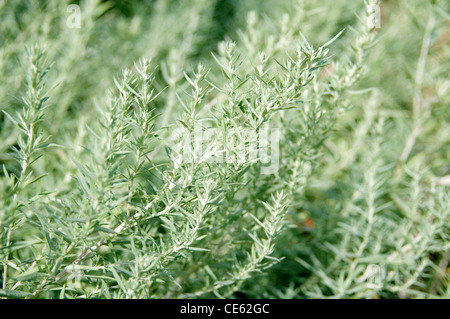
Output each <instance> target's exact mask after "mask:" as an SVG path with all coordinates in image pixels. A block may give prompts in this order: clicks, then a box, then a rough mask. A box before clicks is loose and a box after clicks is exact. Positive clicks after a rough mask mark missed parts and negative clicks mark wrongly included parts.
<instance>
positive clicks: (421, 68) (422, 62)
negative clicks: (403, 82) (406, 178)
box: [395, 13, 434, 177]
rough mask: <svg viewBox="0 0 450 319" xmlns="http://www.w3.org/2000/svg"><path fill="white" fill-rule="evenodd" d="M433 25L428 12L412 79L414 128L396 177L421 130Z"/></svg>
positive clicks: (404, 149) (432, 17) (431, 15)
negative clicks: (426, 67)
mask: <svg viewBox="0 0 450 319" xmlns="http://www.w3.org/2000/svg"><path fill="white" fill-rule="evenodd" d="M433 27H434V15H433V13H431V14H430V17H429V18H428V22H427V26H426V29H425V34H424V37H423V41H422V48H421V50H420V57H419V61H418V62H417V69H416V75H415V81H414V97H413V102H412V111H413V121H414V128H413V130H412V132H411V134H410V135H409V137H408V139H407V141H406V144H405V147H404V148H403V151H402V154H401V156H400V161H399V163H398V165H397V168H396V169H395V176H396V177H398V176H399V175H400V173H401V170H402V165H403V164H404V163H406V161H407V160H408V157H409V155H410V154H411V151H412V149H413V147H414V144H415V143H416V139H417V137H418V136H419V135H420V132H421V131H422V122H423V119H422V115H423V109H424V103H423V96H422V86H423V77H424V74H425V66H426V62H427V57H428V52H429V50H430V44H431V32H432V31H433Z"/></svg>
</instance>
